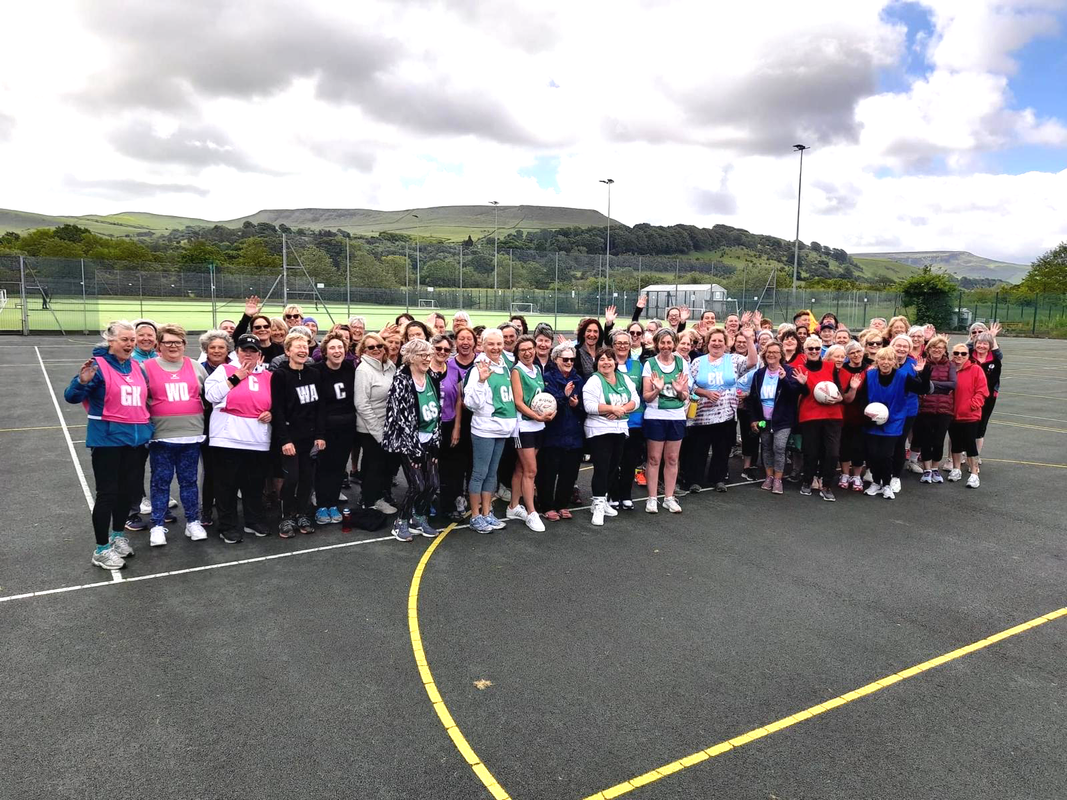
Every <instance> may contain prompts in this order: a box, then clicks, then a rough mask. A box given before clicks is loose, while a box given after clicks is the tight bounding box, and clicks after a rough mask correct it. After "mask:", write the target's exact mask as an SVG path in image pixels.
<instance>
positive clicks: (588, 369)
mask: <svg viewBox="0 0 1067 800" xmlns="http://www.w3.org/2000/svg"><path fill="white" fill-rule="evenodd" d="M614 308H615V307H614V306H611V313H610V314H609V315H608V319H609V328H608V329H610V325H611V324H612V323H614V320H615V314H614V310H613V309H614ZM608 329H605V328H604V327H603V326H601V324H600V320H598V319H596V318H595V317H587V318H585V319H583V320H582V321H581V322H579V323H578V339H577V348H578V363H577V364H576V365H575V368H576V369H577V370H578V374H579V375H581V376H582V377H583V378H585V379H588V378H589V376H590V375H592V374H593V373H594V372H596V354H597V351H598V350H599V349H600V348H601V347H603V346H604V344H605V343H606V341H607V333H608Z"/></svg>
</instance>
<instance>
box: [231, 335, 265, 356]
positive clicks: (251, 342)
mask: <svg viewBox="0 0 1067 800" xmlns="http://www.w3.org/2000/svg"><path fill="white" fill-rule="evenodd" d="M237 349H238V350H255V351H257V352H262V351H263V348H262V347H260V346H259V339H257V338H256V337H255V334H251V333H242V334H241V335H240V336H238V337H237Z"/></svg>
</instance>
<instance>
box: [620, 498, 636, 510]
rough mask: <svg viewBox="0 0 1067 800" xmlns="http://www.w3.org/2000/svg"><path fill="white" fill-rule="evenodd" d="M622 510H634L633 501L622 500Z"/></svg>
mask: <svg viewBox="0 0 1067 800" xmlns="http://www.w3.org/2000/svg"><path fill="white" fill-rule="evenodd" d="M622 510H623V511H633V510H634V501H633V500H623V501H622Z"/></svg>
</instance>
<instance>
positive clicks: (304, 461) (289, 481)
mask: <svg viewBox="0 0 1067 800" xmlns="http://www.w3.org/2000/svg"><path fill="white" fill-rule="evenodd" d="M293 445H294V446H295V447H296V455H292V456H287V455H285V454H284V453H283V454H282V477H283V479H284V481H285V482H284V483H283V484H282V517H283V518H284V517H287V516H288V517H292V516H296V515H299V514H306V513H307V510H308V503H309V502H310V501H311V487H313V486H314V485H315V462H316V461H317V458H316V457H315V456H313V455H311V448H312V447H314V446H315V440H314V439H300V440H297V441H295V442H293ZM241 496H242V497H243V496H244V492H242V493H241Z"/></svg>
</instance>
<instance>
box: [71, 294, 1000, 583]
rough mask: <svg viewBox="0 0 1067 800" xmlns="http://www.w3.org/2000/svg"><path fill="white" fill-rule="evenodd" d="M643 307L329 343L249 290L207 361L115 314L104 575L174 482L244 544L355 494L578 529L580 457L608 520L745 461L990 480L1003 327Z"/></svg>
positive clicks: (350, 326) (194, 532)
mask: <svg viewBox="0 0 1067 800" xmlns="http://www.w3.org/2000/svg"><path fill="white" fill-rule="evenodd" d="M645 305H646V300H645V298H644V297H642V298H641V299H640V300H639V301H638V304H637V307H636V308H635V309H634V313H633V315H632V317H631V320H630V322H629V323H628V324H627V325H626V327H625V328H623V327H621V326H620V327H616V321H617V312H616V309H615V307H609V308H608V309H606V312H605V316H604V318H603V321H601V320H600V319H598V318H587V319H583V320H582V321H581V322H580V323H579V325H578V327H577V330H576V331H575V332H574V335H570V334H567V335H564V334H560V333H558V332H556V331H554V330H553V329H552V328H551V326H549V325H548V324H546V323H543V322H542V323H539V324H537V325H535V326H534V328H533V330H532V331H531V330H530V328H529V326H528V323H527V320H526V319H525V318H524V317H523V316H521V315H513V316H512V317H511V318H510V319H508V320H507V321H506V322H503V323H501V324H500V325H498V326H496V327H486V326H482V325H473V324H472V321H471V318H470V316H469V315H468V314H467V313H465V312H462V311H461V312H457V313H456V314H455V315H454V316H453V318H452V320H451V324H449V322H448V321H447V320H446V319H445V317H444V316H443V315H442V314H440V313H439V312H433V313H432V314H430V316H429V317H427V318H426V320H425V321H420V320H417V319H415V318H414V317H413V316H412V315H410V314H401V315H400V316H398V317H397V318H396V320H395V321H394V322H393V323H390V324H389V325H386V326H385V327H384V328H382V329H381V330H379V331H377V332H375V331H369V330H367V323H366V320H365V319H364V318H362V317H353V318H352V319H350V320H349V321H348V322H347V323H341V324H336V325H333V326H332V327H331V328H330V329H329V330H328V331H327V332H326V334H325V335H324V336H322V337H321V339H320V332H319V329H318V325H317V322H316V320H315V319H314V318H312V317H309V316H306V315H305V314H304V312H303V310H302V309H301V308H300V307H299V306H296V305H290V306H287V307H286V308H285V309H284V311H283V312H282V316H281V317H275V318H272V317H269V316H266V315H264V314H262V313H261V306H260V301H259V298H257V297H251V298H249V299H248V301H247V303H246V306H245V309H244V314H243V315H242V317H241V319H240V320H239V321H232V320H227V321H224V323H223V324H222V325H220V328H219V329H218V330H210V331H207V332H206V333H204V334H203V335H201V336H200V337H199V339H198V342H197V343H198V345H199V352H195V353H193V352H187V351H188V350H189V349H190V348H189V340H188V335H187V333H186V331H185V330H184V329H183V328H182V327H181V326H178V325H173V324H165V325H157V324H156V323H154V322H153V321H151V320H147V319H142V320H135V321H133V322H127V321H122V320H120V321H115V322H112V323H111V324H110V325H109V326H108V327H107V329H106V330H105V331H104V332H103V338H104V341H103V342H102V343H101V344H100V345H99V346H98V347H97V348H95V349H94V350H93V353H92V356H91V357H90V358H89V359H88V360H87V361H86V362H85V363H84V364H83V365H82V367H81V369H80V370H79V372H78V374H77V375H76V376H75V377H74V378H73V379H72V381H71V383H70V385H69V386H68V387H67V389H66V392H65V398H66V400H67V401H68V402H70V403H82V404H84V406H85V408H86V411H87V415H88V427H87V435H86V445H87V446H88V447H89V448H90V450H91V452H92V464H93V471H94V475H95V479H96V503H95V506H94V509H93V512H92V522H93V529H94V534H95V537H96V549H95V550H94V553H93V557H92V563H94V564H96V565H98V566H100V567H102V568H104V569H109V570H113V569H120V568H122V567H123V566H124V564H125V559H126V558H129V557H130V556H132V555H133V547H132V545H131V544H130V541H129V538H128V536H127V531H137V530H144V529H145V528H148V529H149V542H150V544H151V545H152V546H161V545H165V544H166V543H167V534H168V533H169V530H168V529H167V528H166V525H167V524H169V523H170V522H173V521H175V520H176V518H175V516H174V515H173V513H172V511H171V508H173V507H175V506H176V501H174V500H172V499H171V497H170V491H171V484H172V482H173V481H174V479H175V478H177V483H178V488H179V499H180V502H181V505H182V510H183V512H184V515H185V528H184V533H185V535H186V536H187V537H188V538H190V539H192V540H202V539H205V538H207V529H208V528H211V527H213V526H217V527H216V530H217V532H218V535H219V537H220V538H221V539H222V540H223V541H224V542H226V543H228V544H236V543H238V542H240V541H242V539H243V536H244V534H252V535H255V536H261V537H262V536H268V535H271V534H272V533H273V532H275V531H276V532H277V534H278V535H279V536H281V537H283V538H291V537H293V536H296V535H298V534H310V533H312V532H314V530H315V527H316V525H327V524H333V523H341V522H342V521H343V520H345V515H346V514H347V513H352V511H351V510H350V509H349V508H345V506H346V505H347V506H351V507H352V509H356V507H357V504H356V503H355V502H354V498H353V500H352V501H349V500H348V499H347V498H346V496H345V494H344V492H349V493H354V492H355V490H356V484H359V490H360V495H361V497H360V501H359V508H358V509H357V510H359V511H361V513H364V514H370V515H374V514H378V515H379V517H381V516H382V515H384V516H392V515H395V519H394V520H393V522H392V535H393V536H395V537H396V538H397V539H400V540H402V541H411V540H412V539H413V537H414V536H416V535H421V536H426V537H433V536H436V535H437V533H438V531H437V528H436V527H435V526H434V523H433V520H434V519H435V518H442V517H444V518H449V519H451V520H453V521H460V520H465V519H466V518H467V515H468V514H469V516H470V527H471V528H472V529H473V530H475V531H477V532H479V533H492V532H494V531H497V530H500V529H502V528H504V527H506V526H507V525H508V524H509V523H512V524H522V525H525V526H526V527H527V528H529V529H530V530H533V531H544V530H545V523H546V521H547V522H550V523H556V522H559V521H561V520H567V519H571V518H572V517H573V514H572V509H573V507H574V506H575V505H576V504H577V502H578V501H579V500H580V497H579V496H578V495H577V478H578V472H579V469H580V467H581V464H582V463H583V461H589V462H590V463H591V467H592V504H591V507H590V508H591V521H592V524H593V525H595V526H602V525H604V524H605V520H606V519H608V518H611V517H614V516H616V515H618V513H619V512H620V511H632V510H633V509H634V508H635V505H634V499H633V491H634V486H635V485H638V486H644V487H645V488H646V489H647V497H646V498H645V499H644V509H645V511H646V512H647V513H650V514H657V513H659V512H660V509H661V508H662V509H663V510H664V511H666V512H668V513H673V514H679V513H682V506H681V504H680V503H679V500H678V498H679V496H680V495H681V494H682V489H686V490H687V492H688V493H696V492H700V491H702V490H703V489H705V488H709V489H714V490H716V491H719V492H725V491H727V489H728V486H729V483H730V477H729V464H730V457H731V455H732V454H738V453H739V454H740V456H741V458H742V472H743V476H744V478H745V479H747V480H757V481H761V484H760V485H761V488H762V489H764V490H766V491H768V492H770V493H772V494H783V493H784V482H788V481H790V480H792V481H794V482H796V483H799V485H800V488H799V491H800V493H801V494H802V495H812V494H813V493H814V492H816V491H817V492H818V493H819V495H820V496H821V497H822V498H823V499H824V500H828V501H833V500H835V499H836V498H835V495H834V489H835V488H837V489H838V490H852V491H856V492H862V491H865V492H866V494H868V495H871V496H880V497H884V498H887V499H893V498H894V497H895V496H896V493H898V492H899V491H900V490H901V476H902V474H903V472H904V470H905V469H909V470H912V471H915V472H917V473H921V475H922V477H921V479H920V480H921V482H922V483H927V484H933V483H941V482H943V480H944V478H943V477H942V474H941V472H942V469H943V468H944V469H946V470H947V472H948V475H947V480H949V481H956V480H961V479H962V466H963V461H964V459H966V463H967V469H968V472H969V476H968V479H967V486H969V487H972V488H977V487H978V486H979V485H980V483H979V473H980V463H981V448H982V443H983V440H984V437H985V430H986V425H987V424H988V421H989V416H990V414H991V413H992V410H993V405H994V403H995V401H996V395H997V390H998V388H999V380H1000V370H1001V365H1002V361H1003V359H1002V356H1001V353H1000V349H999V347H998V346H997V340H996V337H997V333H998V332H999V326H998V325H996V324H993V325H991V326H989V328H988V329H987V328H986V327H985V326H984V325H983V324H981V323H977V324H975V325H974V326H972V328H971V331H970V334H971V335H970V337H969V339H968V340H967V341H959V342H956V343H950V341H949V339H948V338H947V337H946V336H944V335H941V334H939V333H938V332H937V331H935V330H934V329H933V327H932V326H930V325H924V326H917V325H911V324H910V323H909V321H908V320H907V319H906V318H905V317H894V318H893V319H891V320H888V321H886V320H884V319H874V320H871V323H870V325H869V326H868V327H867V328H866V329H864V330H862V331H859V332H857V333H855V334H853V333H852V332H851V331H849V330H848V329H847V328H846V327H845V326H843V325H840V324H839V323H838V321H837V319H836V317H835V316H834V315H833V314H830V313H828V314H824V315H823V317H822V318H821V319H820V320H819V321H817V322H816V320H815V318H814V316H813V315H812V314H811V313H810V312H808V311H803V312H800V313H798V314H796V315H795V316H794V318H793V320H792V321H791V322H789V323H783V324H781V325H778V326H777V327H776V326H774V325H773V323H772V322H771V321H770V320H768V319H765V318H763V317H762V316H761V315H760V314H759V312H746V313H744V314H743V315H738V314H730V315H728V316H727V317H726V319H725V320H723V322H722V324H721V325H720V324H719V322H718V320H717V319H716V316H715V314H714V313H713V312H711V311H705V312H704V313H703V314H701V316H700V318H699V320H695V321H694V322H693V324H692V325H690V312H689V309H688V308H685V307H676V308H671V309H669V310H668V312H667V314H666V319H665V321H664V322H660V321H658V320H650V321H648V323H647V324H643V323H642V322H641V315H642V313H643V311H644V309H645ZM946 436H947V437H948V440H949V442H950V445H951V446H950V448H949V460H948V461H947V462H946V463H944V464H942V459H943V458H944V456H945V451H944V444H945V439H946ZM148 468H150V475H149V481H148V489H147V491H146V490H145V478H146V470H148ZM201 471H202V474H203V480H202V483H201V480H200V474H201ZM401 471H402V472H403V479H404V492H403V494H402V495H401V496H400V498H399V499H397V498H396V497H395V496H394V493H393V490H394V487H397V486H399V481H398V480H397V478H398V473H400V472H401ZM787 471H788V472H787ZM865 482H867V483H869V486H868V487H867V488H866V489H865V488H864V484H865ZM497 500H500V501H502V502H503V503H504V506H503V507H500V506H498V507H497V509H496V510H500V511H501V514H500V516H498V515H497V514H496V510H494V502H495V501H497ZM239 504H240V510H241V512H242V513H241V514H240V515H239V514H238V506H239ZM342 509H343V510H342ZM142 514H145V515H149V516H150V521H149V522H148V523H145V522H144V521H143V520H142V519H141V515H142ZM275 514H276V516H277V522H276V524H275V523H274V519H273V518H274V515H275Z"/></svg>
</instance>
